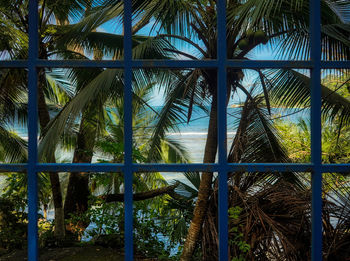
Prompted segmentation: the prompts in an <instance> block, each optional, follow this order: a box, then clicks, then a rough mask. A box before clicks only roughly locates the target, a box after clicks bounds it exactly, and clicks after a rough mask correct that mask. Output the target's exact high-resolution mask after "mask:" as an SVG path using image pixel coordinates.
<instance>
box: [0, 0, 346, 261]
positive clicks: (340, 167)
mask: <svg viewBox="0 0 350 261" xmlns="http://www.w3.org/2000/svg"><path fill="white" fill-rule="evenodd" d="M217 3H218V4H217V6H218V10H217V12H218V22H217V24H218V46H220V48H218V58H217V60H212V61H184V60H183V61H147V60H146V61H138V60H132V49H131V46H132V45H131V36H132V34H131V18H132V4H131V0H125V1H124V27H125V28H124V46H125V49H124V61H78V60H73V61H70V60H65V61H55V60H38V23H37V21H38V12H37V11H38V2H37V0H30V1H29V53H28V61H2V62H1V63H0V68H27V69H28V89H29V91H28V96H29V101H28V102H29V105H28V118H29V121H28V138H29V140H28V163H27V164H0V171H2V172H23V171H27V174H28V211H29V213H28V219H29V224H28V260H29V261H34V260H38V235H37V231H38V229H37V218H38V216H37V202H38V197H37V192H38V188H37V172H41V171H74V170H82V171H87V172H89V171H90V172H91V171H99V172H107V171H121V172H123V173H124V177H125V201H124V202H125V260H133V234H132V220H133V218H132V215H133V199H132V174H133V172H138V171H143V172H152V171H167V172H182V171H191V170H192V171H194V170H196V171H213V172H218V173H219V242H220V250H219V259H220V261H226V260H228V253H227V243H228V231H227V227H228V214H227V210H228V209H227V208H228V202H227V199H228V192H227V182H226V181H227V173H228V172H230V171H278V172H289V171H299V172H310V171H311V172H312V201H311V202H312V260H314V261H316V260H317V261H318V260H322V219H321V217H322V216H321V215H322V198H321V195H322V194H321V193H322V173H325V172H332V171H333V172H348V171H349V168H350V164H322V162H321V120H320V119H321V89H320V84H321V68H322V69H336V68H347V69H350V63H349V62H348V61H346V62H344V61H321V45H320V37H321V28H320V24H321V12H320V9H321V5H320V0H310V21H311V23H310V32H311V33H310V36H311V38H310V44H311V60H310V61H236V60H228V59H227V57H226V50H227V46H226V0H218V2H217ZM41 67H48V68H54V67H66V68H68V67H69V68H72V67H83V68H88V67H90V68H91V67H100V68H123V69H124V74H125V78H124V81H125V84H124V85H125V87H124V106H125V108H130V110H125V119H124V120H125V123H124V128H125V129H124V130H125V140H124V144H125V163H124V164H88V163H86V164H84V163H81V164H67V163H66V164H60V163H51V164H50V163H38V159H37V134H38V127H37V122H38V115H37V69H38V68H41ZM151 67H162V68H189V67H192V68H204V67H207V68H208V67H210V68H217V70H218V76H219V77H218V134H219V138H218V147H219V149H218V155H219V162H218V163H211V164H134V163H133V162H132V114H131V112H132V110H131V108H132V107H131V106H132V92H131V90H132V89H131V88H132V86H131V79H132V69H133V68H151ZM228 67H231V68H244V69H249V68H251V69H254V68H300V69H301V68H306V69H311V82H312V86H311V157H312V159H311V163H308V164H283V163H266V164H265V163H252V164H251V163H242V164H238V163H230V164H228V163H227V154H226V150H227V147H226V125H227V123H226V106H225V104H226V96H227V94H226V69H227V68H228Z"/></svg>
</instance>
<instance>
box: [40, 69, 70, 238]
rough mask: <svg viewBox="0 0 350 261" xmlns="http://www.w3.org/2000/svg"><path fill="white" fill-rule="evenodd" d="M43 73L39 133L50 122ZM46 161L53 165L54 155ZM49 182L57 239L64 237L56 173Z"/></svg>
mask: <svg viewBox="0 0 350 261" xmlns="http://www.w3.org/2000/svg"><path fill="white" fill-rule="evenodd" d="M44 82H45V78H44V71H43V70H40V72H39V83H38V116H39V123H40V129H41V133H42V134H43V133H44V132H45V127H46V126H47V125H48V123H49V122H50V114H49V110H48V108H47V106H46V102H45V95H44V86H43V85H44ZM47 159H48V161H49V162H51V163H55V162H56V160H55V155H53V154H52V155H48V156H47ZM49 176H50V182H51V191H52V197H53V203H54V208H55V231H54V234H55V236H56V237H57V238H63V237H64V235H65V227H64V215H63V206H62V203H63V202H62V193H61V185H60V179H59V176H58V173H56V172H50V173H49Z"/></svg>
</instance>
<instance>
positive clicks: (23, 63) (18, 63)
mask: <svg viewBox="0 0 350 261" xmlns="http://www.w3.org/2000/svg"><path fill="white" fill-rule="evenodd" d="M26 67H28V61H27V60H14V61H0V68H26Z"/></svg>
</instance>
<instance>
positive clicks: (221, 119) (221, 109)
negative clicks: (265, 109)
mask: <svg viewBox="0 0 350 261" xmlns="http://www.w3.org/2000/svg"><path fill="white" fill-rule="evenodd" d="M217 3H218V5H217V19H218V20H217V32H218V38H217V54H218V55H217V58H218V72H217V74H218V88H217V92H218V144H219V146H218V147H219V149H218V150H219V153H218V156H219V167H220V170H219V260H220V261H226V260H228V188H227V139H226V133H227V121H226V118H227V113H226V110H227V108H226V99H227V77H226V74H227V72H226V61H227V45H226V0H220V1H218V2H217Z"/></svg>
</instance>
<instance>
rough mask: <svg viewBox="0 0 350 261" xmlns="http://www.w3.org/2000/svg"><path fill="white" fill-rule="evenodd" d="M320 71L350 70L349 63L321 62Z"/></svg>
mask: <svg viewBox="0 0 350 261" xmlns="http://www.w3.org/2000/svg"><path fill="white" fill-rule="evenodd" d="M321 69H350V62H349V61H321Z"/></svg>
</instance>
